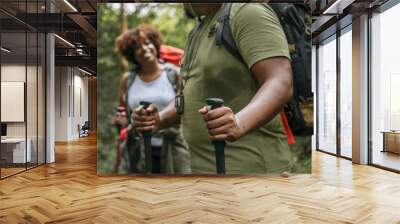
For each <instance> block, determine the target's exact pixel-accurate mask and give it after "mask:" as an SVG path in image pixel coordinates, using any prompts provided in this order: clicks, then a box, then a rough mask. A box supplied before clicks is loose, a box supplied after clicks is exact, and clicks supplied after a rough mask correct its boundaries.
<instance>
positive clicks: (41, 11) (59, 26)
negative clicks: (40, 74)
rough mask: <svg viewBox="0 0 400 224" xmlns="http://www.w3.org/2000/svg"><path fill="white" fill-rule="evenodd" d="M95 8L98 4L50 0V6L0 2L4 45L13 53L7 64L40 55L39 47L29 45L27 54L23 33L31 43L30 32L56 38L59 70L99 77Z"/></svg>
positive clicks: (29, 0)
mask: <svg viewBox="0 0 400 224" xmlns="http://www.w3.org/2000/svg"><path fill="white" fill-rule="evenodd" d="M96 4H97V1H96V0H47V4H46V1H45V0H0V23H1V30H2V39H4V40H3V41H2V45H3V46H7V48H8V49H12V51H11V52H10V53H9V54H7V58H8V60H12V59H13V58H14V59H17V58H24V57H23V56H25V55H28V58H31V56H33V55H35V51H37V48H36V45H34V44H33V43H32V44H30V43H28V45H27V48H26V51H27V53H28V54H26V51H25V35H21V33H25V32H27V33H28V35H27V37H28V38H27V39H28V42H29V41H31V39H32V37H31V36H32V35H30V34H29V32H34V33H44V32H52V33H55V34H57V37H56V38H55V54H56V66H57V65H68V66H71V65H72V66H79V67H81V68H83V69H85V70H87V71H90V72H91V73H92V74H93V73H94V74H96V67H97V65H96V57H97V53H96V45H97V43H96V37H97V30H96V27H97V12H96ZM50 12H51V13H50ZM35 36H36V35H35ZM35 42H36V40H35ZM31 54H32V55H31ZM3 59H4V58H3Z"/></svg>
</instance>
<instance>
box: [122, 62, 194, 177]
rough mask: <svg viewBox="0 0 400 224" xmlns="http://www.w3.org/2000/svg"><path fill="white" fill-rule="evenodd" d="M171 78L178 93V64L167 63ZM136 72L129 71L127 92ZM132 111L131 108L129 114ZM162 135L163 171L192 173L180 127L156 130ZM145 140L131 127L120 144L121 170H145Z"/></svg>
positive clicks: (165, 172)
mask: <svg viewBox="0 0 400 224" xmlns="http://www.w3.org/2000/svg"><path fill="white" fill-rule="evenodd" d="M163 65H164V70H165V71H166V74H167V77H168V81H169V82H170V83H171V84H172V86H173V88H174V90H175V93H179V91H180V88H181V79H180V77H179V74H178V71H177V69H176V66H175V65H173V64H169V63H164V64H163ZM136 76H137V73H136V72H134V71H130V72H129V78H128V83H127V89H126V91H127V92H128V91H129V88H130V87H131V85H132V84H133V82H134V81H135V78H136ZM125 102H128V94H127V93H126V94H125ZM131 114H132V111H130V109H128V116H129V117H130V116H131ZM155 134H156V135H159V136H162V138H163V145H162V147H161V173H163V174H188V173H190V154H189V151H188V146H187V143H186V142H185V141H184V139H183V136H182V132H181V129H180V127H179V126H175V127H171V128H168V129H164V130H162V131H160V132H157V133H155ZM143 146H144V142H143V138H142V137H141V135H140V134H139V133H137V132H135V131H134V130H129V131H128V134H127V137H126V138H125V140H124V141H123V142H121V144H120V154H121V165H120V167H119V170H120V173H143V172H144V171H145V164H144V161H145V160H144V147H143Z"/></svg>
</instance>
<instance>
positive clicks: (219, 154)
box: [206, 98, 225, 174]
mask: <svg viewBox="0 0 400 224" xmlns="http://www.w3.org/2000/svg"><path fill="white" fill-rule="evenodd" d="M206 104H207V106H208V107H209V110H213V109H216V108H219V107H222V106H223V105H224V100H222V99H219V98H207V99H206ZM212 144H213V145H214V149H215V150H214V152H215V162H216V168H217V173H218V174H225V141H215V140H214V141H212Z"/></svg>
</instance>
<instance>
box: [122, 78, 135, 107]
mask: <svg viewBox="0 0 400 224" xmlns="http://www.w3.org/2000/svg"><path fill="white" fill-rule="evenodd" d="M136 76H137V73H136V72H135V71H133V70H132V71H129V74H128V81H127V82H126V91H125V103H126V105H128V100H129V99H128V97H129V89H130V88H131V86H132V84H133V82H134V81H135V79H136Z"/></svg>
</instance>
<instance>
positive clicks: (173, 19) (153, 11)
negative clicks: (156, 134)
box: [97, 3, 194, 174]
mask: <svg viewBox="0 0 400 224" xmlns="http://www.w3.org/2000/svg"><path fill="white" fill-rule="evenodd" d="M120 5H121V4H119V3H114V4H98V7H97V13H98V14H97V34H98V36H97V71H98V75H97V86H98V88H97V91H98V92H97V96H98V99H97V113H98V115H97V116H98V119H97V123H98V124H97V125H98V126H97V127H98V128H97V129H98V130H97V131H98V132H97V137H98V138H97V139H98V141H97V148H98V151H97V153H98V154H97V172H98V173H99V174H105V173H112V172H113V168H114V163H115V141H116V139H117V131H116V129H115V128H114V126H113V125H112V124H111V118H112V114H113V113H114V109H115V108H116V107H117V106H118V89H119V82H120V79H121V76H122V75H123V74H124V73H125V72H126V69H125V68H124V67H123V66H122V63H121V58H120V56H119V55H118V53H117V52H116V51H115V39H116V38H117V37H118V36H119V35H120V34H121V22H122V21H121V18H123V17H121V8H120ZM123 6H124V7H123V12H124V15H125V18H126V20H125V21H126V24H127V28H128V29H130V28H134V27H136V26H137V25H139V24H142V23H146V24H151V25H153V26H154V27H155V28H156V29H157V30H158V31H160V33H161V35H162V37H163V42H164V43H165V44H168V45H171V46H175V47H179V48H181V49H183V48H184V47H185V43H186V36H187V34H188V33H189V31H190V30H191V29H192V27H193V26H194V21H193V20H189V19H187V18H186V17H185V16H184V11H183V6H182V4H170V3H162V4H161V3H141V4H138V3H125V4H124V5H123Z"/></svg>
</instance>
